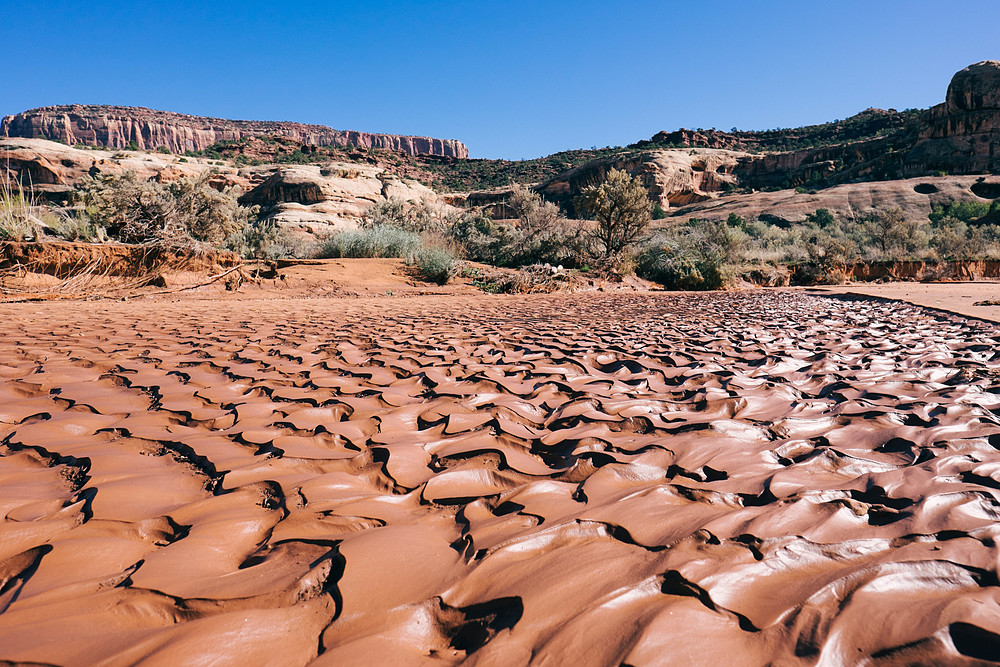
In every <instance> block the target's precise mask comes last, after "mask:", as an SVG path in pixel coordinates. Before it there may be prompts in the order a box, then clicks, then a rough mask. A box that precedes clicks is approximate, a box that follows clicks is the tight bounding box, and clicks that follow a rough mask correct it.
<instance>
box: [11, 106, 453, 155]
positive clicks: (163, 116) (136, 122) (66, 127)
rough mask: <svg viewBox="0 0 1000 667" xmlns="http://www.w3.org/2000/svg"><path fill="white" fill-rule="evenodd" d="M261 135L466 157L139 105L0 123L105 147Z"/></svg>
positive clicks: (404, 140)
mask: <svg viewBox="0 0 1000 667" xmlns="http://www.w3.org/2000/svg"><path fill="white" fill-rule="evenodd" d="M261 135H278V136H284V137H290V138H292V139H295V140H297V141H301V142H303V143H307V144H313V145H316V146H330V145H337V146H346V145H348V144H353V145H355V146H359V147H362V148H368V147H375V148H389V149H394V150H400V151H403V152H405V153H407V154H409V155H441V156H450V157H458V158H467V157H469V149H468V148H466V147H465V144H463V143H462V142H461V141H458V140H455V139H433V138H430V137H409V136H400V135H395V134H371V133H368V132H355V131H345V130H335V129H333V128H331V127H326V126H325V125H306V124H304V123H286V122H276V121H251V120H226V119H223V118H206V117H202V116H188V115H185V114H179V113H173V112H169V111H156V110H154V109H146V108H144V107H120V106H100V105H81V104H73V105H62V106H51V107H42V108H39V109H31V110H30V111H23V112H21V113H19V114H16V115H14V116H6V117H4V119H3V122H2V123H0V136H4V137H22V138H41V139H54V140H58V141H61V142H63V143H66V144H70V145H73V144H77V143H83V144H88V145H93V146H106V147H108V148H125V147H127V146H128V145H129V143H130V142H135V145H136V146H138V147H139V148H140V149H143V150H154V149H156V148H160V147H161V146H162V147H166V148H168V149H169V150H170V151H171V152H172V153H183V152H184V151H200V150H204V149H206V148H208V147H209V146H211V145H212V144H214V143H216V142H219V141H237V140H239V139H241V138H243V137H248V136H250V137H252V136H261Z"/></svg>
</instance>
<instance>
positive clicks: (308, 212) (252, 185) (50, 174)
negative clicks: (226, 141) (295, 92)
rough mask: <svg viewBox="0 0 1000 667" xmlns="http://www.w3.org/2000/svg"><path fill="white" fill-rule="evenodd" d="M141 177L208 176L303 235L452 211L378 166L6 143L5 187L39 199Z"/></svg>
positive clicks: (2, 158) (1, 172) (1, 142)
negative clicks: (407, 207) (398, 206)
mask: <svg viewBox="0 0 1000 667" xmlns="http://www.w3.org/2000/svg"><path fill="white" fill-rule="evenodd" d="M126 171H131V172H134V173H135V174H136V175H137V176H139V177H140V178H142V179H144V180H152V181H157V182H161V183H163V182H169V181H175V180H177V179H179V178H193V177H199V176H205V177H207V178H208V182H209V184H210V185H211V186H212V187H215V188H216V189H219V190H222V189H225V188H227V187H235V188H239V189H240V190H242V191H243V193H244V196H243V201H244V202H245V203H249V204H256V205H259V206H260V207H261V209H262V211H263V213H264V214H265V215H266V216H267V217H269V218H271V219H274V220H275V221H277V222H279V223H281V224H284V225H286V226H288V227H291V228H293V229H296V230H298V231H301V232H312V233H324V232H328V231H331V230H336V229H345V228H352V227H356V226H357V223H358V221H359V220H360V219H361V217H362V216H363V215H364V213H365V211H366V210H367V209H368V208H369V207H370V206H372V205H373V204H376V203H379V202H384V201H387V200H389V199H393V198H395V199H402V200H411V201H428V202H429V203H431V204H433V205H438V206H447V204H445V202H444V201H443V200H441V199H440V198H439V197H438V195H436V194H435V193H434V191H433V190H431V189H430V188H427V187H426V186H424V185H422V184H420V183H418V182H416V181H414V180H412V179H408V178H406V177H405V176H402V175H400V174H398V173H396V172H394V171H392V170H390V169H387V168H385V167H380V166H377V165H372V164H358V163H351V162H333V161H331V162H327V163H325V164H324V165H322V166H320V165H280V164H262V165H255V166H236V165H233V164H232V163H228V164H227V163H225V162H223V161H221V160H210V159H206V158H197V157H190V158H189V157H183V156H177V155H170V154H162V153H156V152H152V153H150V152H143V151H109V150H103V149H81V148H74V147H72V146H66V145H64V144H60V143H56V142H53V141H46V140H43V139H0V181H3V180H6V179H9V181H10V182H15V183H21V184H22V187H24V188H25V189H26V190H28V191H29V192H31V193H32V195H33V196H34V197H35V198H37V199H42V200H47V201H48V202H50V203H53V204H57V205H62V204H67V203H69V202H70V201H71V195H72V193H73V191H74V190H75V189H76V188H77V187H78V186H79V184H80V183H81V181H82V180H83V179H85V178H86V177H87V176H97V175H98V174H120V173H123V172H126Z"/></svg>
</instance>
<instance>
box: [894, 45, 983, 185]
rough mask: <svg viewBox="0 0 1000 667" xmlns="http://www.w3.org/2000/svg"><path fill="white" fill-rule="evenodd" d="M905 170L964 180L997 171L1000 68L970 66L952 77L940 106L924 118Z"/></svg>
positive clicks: (978, 64) (980, 65) (933, 108)
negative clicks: (936, 172) (945, 173)
mask: <svg viewBox="0 0 1000 667" xmlns="http://www.w3.org/2000/svg"><path fill="white" fill-rule="evenodd" d="M907 166H908V167H909V168H910V170H920V169H939V170H944V171H949V172H953V173H965V174H967V173H979V172H986V171H993V172H996V171H1000V62H997V61H996V60H986V61H983V62H980V63H976V64H975V65H969V66H968V67H966V68H965V69H963V70H962V71H961V72H959V73H957V74H956V75H955V76H954V78H953V79H952V80H951V85H949V86H948V95H947V97H946V98H945V101H944V103H943V104H939V105H937V106H935V107H932V108H931V109H930V110H929V111H928V112H927V115H926V117H925V121H924V124H923V126H922V127H921V129H920V137H919V139H918V142H917V145H916V146H915V147H914V148H913V150H912V151H911V152H910V154H909V155H908V156H907Z"/></svg>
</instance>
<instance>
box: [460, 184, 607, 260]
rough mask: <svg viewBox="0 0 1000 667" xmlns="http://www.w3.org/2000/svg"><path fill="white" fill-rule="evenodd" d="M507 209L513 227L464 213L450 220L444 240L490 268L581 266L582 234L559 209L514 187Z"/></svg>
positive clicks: (482, 215)
mask: <svg viewBox="0 0 1000 667" xmlns="http://www.w3.org/2000/svg"><path fill="white" fill-rule="evenodd" d="M506 204H507V207H508V208H509V210H510V211H511V212H512V213H513V214H514V215H515V216H517V219H516V221H500V220H493V219H492V218H490V217H489V216H488V215H486V214H484V213H479V212H468V213H465V214H463V215H462V216H460V217H458V218H456V219H454V220H453V222H452V224H451V226H450V227H449V228H448V230H447V235H446V236H447V238H448V240H450V241H451V242H452V243H454V244H455V245H457V246H458V247H459V248H460V249H461V251H462V254H463V255H464V256H465V257H467V258H468V259H471V260H474V261H477V262H484V263H486V264H492V265H494V266H503V267H517V266H528V265H532V264H546V263H548V264H556V265H558V264H562V265H565V266H569V267H575V266H580V265H582V264H583V258H584V257H585V255H586V254H587V241H588V239H587V238H586V235H585V234H584V233H583V231H582V228H581V227H580V226H579V225H576V224H574V223H572V222H570V221H568V220H566V219H565V218H564V217H563V216H562V215H561V214H560V212H559V208H558V207H557V206H556V205H555V204H552V203H551V202H546V201H543V200H542V198H541V197H540V196H539V195H538V194H537V193H535V192H533V191H531V190H528V189H527V188H525V187H522V186H520V185H517V184H515V185H514V186H513V187H512V191H511V195H510V197H509V198H508V200H507V202H506Z"/></svg>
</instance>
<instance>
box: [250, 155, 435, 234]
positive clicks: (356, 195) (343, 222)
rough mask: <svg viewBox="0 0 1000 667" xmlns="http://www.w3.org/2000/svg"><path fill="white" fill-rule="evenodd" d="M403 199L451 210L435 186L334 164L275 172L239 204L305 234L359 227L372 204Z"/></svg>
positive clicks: (371, 169)
mask: <svg viewBox="0 0 1000 667" xmlns="http://www.w3.org/2000/svg"><path fill="white" fill-rule="evenodd" d="M389 199H400V200H403V201H424V200H426V201H428V202H431V203H432V204H436V205H440V206H446V204H444V203H443V202H442V201H441V200H440V198H439V197H438V195H437V194H436V193H435V192H434V191H433V190H431V189H430V188H428V187H426V186H424V185H421V184H420V183H417V182H416V181H411V180H407V179H402V178H399V177H398V176H397V175H395V174H392V173H390V172H387V171H386V170H384V169H381V168H379V167H375V166H370V165H359V164H339V163H331V164H327V165H324V166H322V167H321V166H319V165H296V166H289V167H281V168H279V169H276V170H274V171H273V172H272V173H271V174H270V175H269V176H268V177H267V179H266V180H264V181H263V182H262V183H260V184H259V185H257V186H256V187H255V188H254V189H252V190H250V191H249V192H247V193H246V194H245V195H244V196H243V197H242V198H241V199H240V202H241V203H244V204H256V205H258V206H261V207H262V208H263V209H264V212H265V214H266V215H267V216H268V217H270V218H272V219H274V220H276V221H277V222H279V223H281V224H283V225H285V226H290V227H294V228H300V229H302V230H303V231H312V232H322V231H325V230H330V229H344V228H351V227H356V226H357V222H358V220H360V219H361V218H362V217H363V216H364V214H365V211H366V210H367V209H368V208H370V207H371V206H372V205H373V204H376V203H379V202H384V201H388V200H389Z"/></svg>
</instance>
